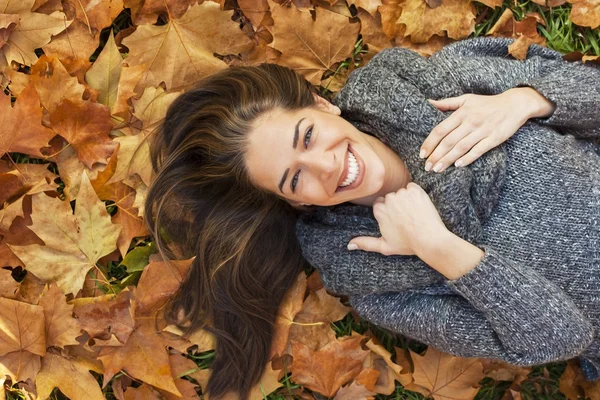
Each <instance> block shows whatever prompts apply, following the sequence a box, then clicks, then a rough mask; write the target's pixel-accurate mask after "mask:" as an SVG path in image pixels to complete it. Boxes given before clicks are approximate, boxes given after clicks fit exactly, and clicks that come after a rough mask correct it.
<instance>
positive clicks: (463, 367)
mask: <svg viewBox="0 0 600 400" xmlns="http://www.w3.org/2000/svg"><path fill="white" fill-rule="evenodd" d="M410 353H411V356H412V359H413V362H414V365H415V371H414V373H413V378H414V380H415V381H414V384H415V385H419V386H421V387H423V388H425V389H427V390H428V391H429V392H430V393H429V395H430V396H432V397H433V398H434V399H435V400H447V399H448V400H449V399H465V400H467V399H469V400H470V399H472V398H474V397H475V395H476V394H477V392H478V391H479V381H480V380H481V379H483V377H484V375H483V366H482V364H481V361H480V360H479V359H478V358H462V357H457V356H453V355H451V354H447V353H442V352H440V351H439V350H437V349H435V348H434V347H432V346H429V347H428V349H427V351H426V353H425V355H424V356H420V355H419V354H417V353H415V352H413V351H412V350H410ZM411 390H412V389H411Z"/></svg>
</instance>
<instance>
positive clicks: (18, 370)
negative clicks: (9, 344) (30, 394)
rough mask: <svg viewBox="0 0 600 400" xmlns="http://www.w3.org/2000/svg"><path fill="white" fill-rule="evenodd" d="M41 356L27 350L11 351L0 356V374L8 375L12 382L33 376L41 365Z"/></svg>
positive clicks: (32, 378) (33, 378) (32, 377)
mask: <svg viewBox="0 0 600 400" xmlns="http://www.w3.org/2000/svg"><path fill="white" fill-rule="evenodd" d="M41 360H42V357H40V356H39V355H37V354H33V353H30V352H28V351H13V352H11V353H8V354H5V355H3V356H0V376H2V377H4V376H5V375H8V376H10V378H11V379H12V380H13V382H19V381H26V380H27V379H31V380H32V382H33V381H35V377H36V376H37V374H38V372H40V368H41V367H42V361H41Z"/></svg>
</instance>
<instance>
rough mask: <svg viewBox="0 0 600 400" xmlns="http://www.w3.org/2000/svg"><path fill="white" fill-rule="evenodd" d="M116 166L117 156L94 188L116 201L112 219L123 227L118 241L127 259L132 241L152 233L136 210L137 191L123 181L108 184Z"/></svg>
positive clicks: (120, 249)
mask: <svg viewBox="0 0 600 400" xmlns="http://www.w3.org/2000/svg"><path fill="white" fill-rule="evenodd" d="M119 147H120V144H119ZM118 151H119V150H118V148H117V152H118ZM117 154H118V153H117ZM116 166H117V156H116V155H115V156H113V157H111V158H110V161H109V163H108V164H107V166H106V168H105V169H104V170H103V171H99V172H98V175H97V177H96V179H95V180H94V181H93V182H92V186H94V189H95V191H96V193H97V194H98V197H99V198H101V199H103V200H112V201H114V205H116V206H117V208H118V211H117V213H116V214H115V215H113V217H112V222H113V223H115V224H119V225H121V227H122V229H121V234H120V235H119V239H118V240H117V247H118V248H119V251H120V253H121V256H122V257H125V255H126V253H127V250H129V245H130V243H131V240H132V239H133V238H134V237H136V236H147V235H149V234H150V232H149V230H148V227H147V226H146V224H145V223H144V220H143V218H142V217H141V216H140V215H139V211H138V209H137V208H136V205H135V201H136V191H135V190H134V189H132V188H131V187H130V186H128V185H126V184H124V183H122V182H121V181H117V182H114V183H107V181H108V180H109V179H110V178H111V177H112V176H113V174H114V172H115V168H116ZM142 185H143V184H142ZM144 186H145V185H144Z"/></svg>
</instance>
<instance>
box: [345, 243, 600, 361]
mask: <svg viewBox="0 0 600 400" xmlns="http://www.w3.org/2000/svg"><path fill="white" fill-rule="evenodd" d="M482 247H483V250H484V251H485V256H484V258H483V259H482V260H481V261H480V262H479V263H478V264H477V266H476V267H475V268H473V269H471V270H469V271H468V272H467V273H465V274H463V275H461V276H459V277H458V278H457V279H453V280H449V281H448V282H447V284H448V286H449V287H451V288H452V289H453V290H454V291H456V292H457V293H458V294H459V295H460V296H455V295H441V296H440V295H436V296H431V295H425V294H419V293H411V292H408V291H407V292H399V293H392V292H389V293H381V294H369V295H362V296H350V298H349V300H350V304H351V306H352V307H353V308H354V309H355V310H356V311H357V313H358V314H359V315H360V316H361V317H362V318H364V319H366V320H368V321H370V322H372V323H374V324H376V325H380V326H383V327H385V328H387V329H390V330H392V331H396V332H399V333H401V334H403V335H406V336H409V337H412V338H414V339H417V340H419V341H421V342H423V343H426V344H428V345H432V346H434V347H436V348H438V349H439V350H442V351H445V352H448V353H451V354H455V355H459V356H462V357H487V358H496V359H501V360H504V361H506V362H509V363H511V364H516V365H536V364H542V363H546V362H552V361H558V360H566V359H569V358H572V357H574V356H576V355H578V354H580V353H581V351H583V350H584V349H585V348H586V347H587V346H588V345H589V344H590V343H591V342H592V341H593V339H594V327H593V325H592V324H591V323H590V321H589V320H588V319H587V318H586V317H585V316H584V315H583V314H582V313H581V311H580V310H579V309H578V308H577V306H576V305H575V304H574V303H573V301H572V300H571V299H570V298H569V297H568V296H567V295H566V294H565V293H564V292H563V291H562V290H561V289H560V288H559V287H558V286H556V285H555V284H553V283H552V282H550V281H548V280H547V279H546V278H544V277H543V276H541V275H540V274H539V273H537V272H536V271H534V270H533V269H531V268H527V267H524V266H521V265H519V264H518V263H516V262H513V261H512V260H510V259H508V258H506V257H503V256H502V255H500V254H499V253H497V252H496V251H495V250H494V249H493V248H491V247H489V246H482Z"/></svg>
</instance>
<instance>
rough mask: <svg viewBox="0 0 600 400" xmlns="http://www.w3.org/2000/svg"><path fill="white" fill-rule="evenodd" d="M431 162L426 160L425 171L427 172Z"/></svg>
mask: <svg viewBox="0 0 600 400" xmlns="http://www.w3.org/2000/svg"><path fill="white" fill-rule="evenodd" d="M432 165H433V164H431V163H430V162H428V163H427V164H425V171H427V172H429V170H430V169H431V166H432Z"/></svg>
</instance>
